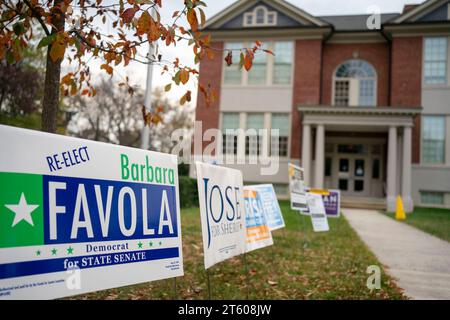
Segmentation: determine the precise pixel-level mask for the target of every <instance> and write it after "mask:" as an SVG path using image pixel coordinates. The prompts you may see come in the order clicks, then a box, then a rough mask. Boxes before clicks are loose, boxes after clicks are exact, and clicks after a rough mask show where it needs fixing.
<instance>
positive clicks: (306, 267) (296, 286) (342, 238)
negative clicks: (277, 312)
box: [75, 202, 404, 300]
mask: <svg viewBox="0 0 450 320" xmlns="http://www.w3.org/2000/svg"><path fill="white" fill-rule="evenodd" d="M281 206H282V210H283V213H284V218H285V221H286V225H287V227H286V229H284V230H278V231H276V232H274V241H275V245H274V246H273V247H269V248H265V249H261V250H258V251H254V252H252V253H249V254H247V263H248V271H249V272H248V282H247V277H246V274H245V272H244V271H245V268H244V264H243V259H242V257H237V258H234V259H231V260H228V261H225V262H223V263H220V264H218V265H216V266H214V267H212V268H211V269H210V280H211V287H212V298H213V299H247V295H248V298H249V299H256V300H261V299H404V296H403V295H402V293H401V292H400V290H399V289H398V288H397V287H396V285H395V284H394V282H393V281H392V280H391V279H390V278H389V276H387V275H386V274H385V273H384V272H383V274H382V286H381V290H377V291H370V290H369V289H367V287H366V281H367V277H368V274H366V269H367V267H368V266H370V265H380V264H379V262H378V261H377V259H376V258H375V257H374V255H373V254H372V253H371V252H370V251H369V250H368V249H367V248H366V246H365V245H364V243H363V242H362V241H361V240H360V239H359V238H358V236H357V235H356V233H355V232H354V231H353V230H352V229H351V228H350V226H349V224H348V223H347V221H346V220H345V218H343V217H341V218H339V219H330V221H329V222H330V228H331V232H329V233H320V234H319V233H314V232H313V230H312V226H311V221H310V218H309V217H304V216H300V215H299V214H298V213H297V212H294V211H291V210H290V208H289V203H288V202H281ZM181 219H182V228H183V230H182V232H183V256H184V272H185V276H184V277H181V278H178V279H177V288H178V290H177V298H178V299H207V298H208V292H207V285H206V273H205V270H204V264H203V244H202V239H201V225H200V214H199V211H198V208H195V209H187V210H182V214H181ZM246 283H248V285H246ZM173 284H174V280H173V279H169V280H162V281H156V282H151V283H145V284H141V285H135V286H129V287H124V288H119V289H112V290H106V291H101V292H96V293H91V294H86V295H82V296H77V297H75V299H172V298H173V297H174V290H173Z"/></svg>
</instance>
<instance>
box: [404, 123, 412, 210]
mask: <svg viewBox="0 0 450 320" xmlns="http://www.w3.org/2000/svg"><path fill="white" fill-rule="evenodd" d="M411 144H412V128H411V127H405V128H404V129H403V168H402V198H403V205H404V207H405V211H406V212H409V213H410V212H412V211H413V209H414V204H413V201H412V198H411V163H412V155H411V154H412V147H411Z"/></svg>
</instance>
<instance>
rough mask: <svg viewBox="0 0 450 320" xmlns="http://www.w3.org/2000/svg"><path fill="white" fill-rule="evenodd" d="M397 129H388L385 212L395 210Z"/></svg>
mask: <svg viewBox="0 0 450 320" xmlns="http://www.w3.org/2000/svg"><path fill="white" fill-rule="evenodd" d="M396 165H397V127H390V128H389V142H388V163H387V178H386V180H387V201H386V204H387V210H388V211H389V212H394V211H395V209H396V180H397V179H396V178H397V168H396Z"/></svg>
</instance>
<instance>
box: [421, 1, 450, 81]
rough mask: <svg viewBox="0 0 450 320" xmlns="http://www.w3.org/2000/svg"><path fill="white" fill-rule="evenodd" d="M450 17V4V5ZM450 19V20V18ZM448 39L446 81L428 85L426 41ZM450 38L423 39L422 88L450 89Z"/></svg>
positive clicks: (442, 36) (435, 36)
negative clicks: (426, 78)
mask: <svg viewBox="0 0 450 320" xmlns="http://www.w3.org/2000/svg"><path fill="white" fill-rule="evenodd" d="M449 15H450V4H449ZM449 19H450V18H449ZM445 37H446V38H447V60H446V62H445V63H446V66H445V70H446V75H445V77H446V81H445V82H444V83H426V81H425V41H426V39H429V38H445ZM449 60H450V37H449V36H446V35H432V36H427V37H423V39H422V88H424V89H442V88H448V87H450V62H449Z"/></svg>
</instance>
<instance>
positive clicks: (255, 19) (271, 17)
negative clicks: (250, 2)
mask: <svg viewBox="0 0 450 320" xmlns="http://www.w3.org/2000/svg"><path fill="white" fill-rule="evenodd" d="M276 24H277V12H276V11H269V10H268V9H267V7H265V6H257V7H256V8H255V9H253V11H250V12H246V13H245V14H244V27H258V26H275V25H276Z"/></svg>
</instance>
